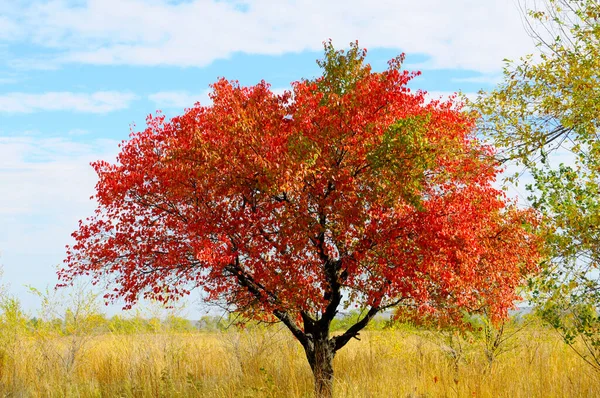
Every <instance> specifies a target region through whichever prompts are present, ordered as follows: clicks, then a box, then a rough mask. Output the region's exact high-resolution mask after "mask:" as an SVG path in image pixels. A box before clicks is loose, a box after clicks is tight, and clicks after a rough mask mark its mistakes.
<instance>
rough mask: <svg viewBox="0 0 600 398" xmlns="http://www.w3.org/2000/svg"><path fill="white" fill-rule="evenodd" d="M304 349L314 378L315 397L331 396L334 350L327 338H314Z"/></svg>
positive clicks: (327, 397) (328, 397) (324, 397)
mask: <svg viewBox="0 0 600 398" xmlns="http://www.w3.org/2000/svg"><path fill="white" fill-rule="evenodd" d="M311 343H312V344H309V347H308V348H307V349H306V357H307V358H308V363H309V364H310V368H311V369H312V372H313V376H314V379H315V397H316V398H331V397H332V396H333V358H334V356H335V350H334V347H333V344H332V342H331V341H329V340H328V339H327V338H323V339H316V340H314V342H311Z"/></svg>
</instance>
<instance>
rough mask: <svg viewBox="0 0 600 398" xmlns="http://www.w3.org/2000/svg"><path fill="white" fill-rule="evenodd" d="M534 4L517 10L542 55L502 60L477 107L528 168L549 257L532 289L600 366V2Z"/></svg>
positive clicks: (496, 137) (503, 151) (546, 312)
mask: <svg viewBox="0 0 600 398" xmlns="http://www.w3.org/2000/svg"><path fill="white" fill-rule="evenodd" d="M536 4H537V5H538V6H540V5H541V7H539V8H529V9H527V7H524V9H525V10H526V21H527V26H528V27H529V29H530V32H531V34H532V37H533V38H534V39H535V40H536V42H537V45H538V47H539V49H540V52H539V54H537V55H535V56H534V55H529V56H527V57H525V58H523V59H521V60H520V61H519V62H517V63H515V62H511V61H508V64H507V66H506V68H505V71H504V81H503V82H502V83H501V84H500V85H499V86H498V87H497V89H496V90H495V91H493V92H491V93H490V94H488V95H486V96H482V97H480V99H479V100H478V102H477V103H476V104H475V107H476V108H478V109H479V110H480V111H481V112H482V114H483V116H484V117H483V118H482V128H483V130H484V131H485V132H486V133H487V134H488V136H489V137H491V138H492V139H493V141H494V142H495V143H496V145H497V146H498V147H499V148H500V152H499V153H500V155H501V156H502V157H503V159H504V160H514V161H516V162H517V163H520V164H522V165H524V166H525V167H526V168H527V169H528V170H529V171H530V173H531V175H532V176H533V181H534V182H533V184H531V185H529V186H528V190H529V191H530V193H531V196H530V198H529V199H530V201H531V202H532V204H533V206H534V207H535V208H537V209H539V210H540V211H541V212H542V214H543V215H544V216H545V220H546V222H545V223H544V227H543V228H542V233H543V235H544V237H545V240H546V242H547V248H548V259H549V261H548V263H547V266H546V267H545V270H544V272H543V274H542V276H541V277H540V278H539V279H538V280H536V281H533V282H532V286H531V287H532V290H533V293H534V294H533V298H534V300H535V301H537V304H538V305H539V307H538V308H539V309H540V311H541V313H542V315H543V316H544V318H545V319H546V320H547V321H549V322H550V323H551V324H552V325H553V326H554V327H555V328H556V329H557V330H558V331H559V332H561V333H562V335H563V337H564V338H565V341H566V342H567V343H569V344H570V345H571V346H572V347H573V348H576V350H577V352H578V353H579V354H580V355H581V356H582V357H583V358H584V359H585V360H586V361H587V362H588V363H590V364H592V365H593V366H594V367H595V368H596V369H598V370H600V356H599V355H600V317H599V316H598V311H597V308H598V305H600V280H599V278H598V276H599V273H598V271H597V267H598V260H599V258H600V222H599V221H600V196H599V193H600V178H599V172H600V140H599V139H598V132H599V131H598V127H599V122H600V118H599V115H600V24H599V19H600V2H598V0H546V1H545V2H544V4H541V3H539V2H538V3H536ZM577 339H580V340H582V341H583V343H584V344H583V345H575V344H574V343H575V342H576V340H577ZM577 347H585V348H584V349H578V348H577Z"/></svg>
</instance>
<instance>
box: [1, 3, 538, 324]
mask: <svg viewBox="0 0 600 398" xmlns="http://www.w3.org/2000/svg"><path fill="white" fill-rule="evenodd" d="M516 1H517V0H514V1H511V0H485V1H481V0H455V1H445V0H420V1H418V2H416V1H404V0H379V1H377V2H373V1H368V0H347V1H338V0H331V1H327V0H295V1H294V0H281V1H275V0H247V1H235V0H232V1H229V0H220V1H216V0H181V1H175V0H73V1H70V0H44V1H36V0H33V1H30V0H4V1H2V0H0V264H3V268H4V276H3V281H4V283H8V284H10V289H11V291H12V292H13V293H14V294H16V295H18V296H19V297H20V298H21V300H22V301H23V304H24V306H25V307H26V308H28V309H30V310H33V309H34V308H35V307H36V299H35V298H34V297H32V296H31V295H29V294H27V293H25V291H26V289H25V288H24V285H33V286H35V287H39V288H42V287H44V286H46V285H53V284H54V283H55V282H56V277H55V268H56V266H57V265H58V264H60V263H61V261H62V258H63V256H64V246H65V244H67V243H70V233H71V232H72V231H73V230H74V229H75V228H76V227H77V221H78V220H79V219H81V218H85V217H86V216H87V215H90V214H91V212H92V211H93V209H94V203H93V202H92V201H91V200H90V199H89V197H90V196H91V195H92V194H93V192H94V190H93V188H94V184H95V175H94V173H93V171H92V169H91V168H90V167H89V162H90V161H92V160H96V159H106V160H112V159H113V158H114V156H115V154H116V153H117V144H118V142H119V141H121V140H124V139H127V137H128V135H129V132H130V127H131V126H133V125H136V126H138V128H139V129H141V128H143V126H144V121H145V118H146V116H147V115H148V114H149V113H152V112H154V111H155V110H157V109H162V110H163V111H164V112H165V113H166V115H167V116H172V115H176V114H178V113H181V112H182V110H183V109H184V108H185V107H189V106H191V105H193V103H194V102H196V101H200V102H201V103H202V102H206V100H207V99H208V97H207V93H208V90H209V84H210V83H211V82H214V81H215V80H216V79H217V77H225V78H228V79H237V80H239V81H240V83H242V84H244V85H250V84H255V83H257V82H258V81H260V80H261V79H264V80H266V81H268V82H270V83H271V84H272V87H273V88H274V89H284V88H287V87H288V86H289V83H290V82H292V81H295V80H299V79H300V78H302V77H313V76H315V75H317V74H318V73H319V69H318V67H317V65H316V63H315V60H316V59H318V58H320V57H321V54H322V42H323V41H324V40H326V39H328V38H331V39H333V42H334V45H336V47H344V46H347V44H348V43H349V42H350V41H354V40H359V43H360V45H361V46H364V47H367V48H368V49H369V55H368V60H369V62H371V64H372V65H373V67H374V68H375V69H376V70H378V69H379V70H380V69H383V68H384V67H385V64H386V61H387V60H388V59H390V58H392V57H394V56H396V55H397V54H399V53H401V52H405V53H406V64H405V66H406V68H407V69H411V70H421V71H422V72H423V75H422V77H419V78H418V79H416V80H415V81H414V82H413V84H412V87H414V88H420V89H424V90H428V91H430V92H431V95H433V96H440V95H447V94H449V93H452V92H455V91H462V92H464V93H466V94H467V95H472V94H473V93H475V92H477V91H478V90H480V89H484V90H487V89H491V88H492V87H494V84H496V83H497V82H498V81H499V78H500V75H501V70H502V66H503V59H504V58H510V59H518V58H519V57H520V56H523V55H525V54H527V53H530V52H532V51H533V50H534V46H533V43H532V41H531V39H530V38H529V37H528V36H527V34H526V32H525V30H524V28H523V26H522V23H521V17H520V14H519V8H518V5H517V3H516ZM192 312H193V311H192Z"/></svg>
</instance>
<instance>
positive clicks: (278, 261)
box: [60, 43, 537, 397]
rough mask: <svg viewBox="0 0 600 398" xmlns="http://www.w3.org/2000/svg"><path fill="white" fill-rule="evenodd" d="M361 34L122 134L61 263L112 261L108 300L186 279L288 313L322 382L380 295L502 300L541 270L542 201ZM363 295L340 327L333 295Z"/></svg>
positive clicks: (422, 308)
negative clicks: (518, 194) (280, 76)
mask: <svg viewBox="0 0 600 398" xmlns="http://www.w3.org/2000/svg"><path fill="white" fill-rule="evenodd" d="M365 55H366V50H361V49H360V48H359V47H358V45H357V44H352V46H351V48H350V50H349V51H348V52H346V53H345V52H344V51H335V50H334V48H333V46H332V45H331V43H326V44H325V58H324V59H323V60H322V61H320V62H319V65H320V66H321V68H322V70H323V74H322V76H319V77H317V78H315V79H312V80H302V81H299V82H295V83H293V84H292V91H291V92H285V93H283V94H281V95H276V94H274V93H273V92H272V91H271V90H270V88H269V85H268V84H267V83H265V82H261V83H259V84H257V85H256V86H253V87H241V86H240V85H239V84H237V83H236V82H229V81H226V80H223V79H221V80H219V81H218V82H217V83H215V84H214V85H213V86H212V88H213V92H212V94H211V99H212V101H213V104H212V106H201V105H200V104H196V106H194V107H193V108H192V109H189V110H187V111H186V112H185V113H184V115H182V116H179V117H175V118H173V119H172V120H171V121H166V120H165V118H164V117H163V116H161V115H158V116H155V117H152V116H150V117H148V121H147V122H148V127H147V129H146V130H144V131H141V132H138V133H133V134H132V136H131V139H130V140H129V141H127V142H124V143H123V144H122V146H121V153H120V154H119V156H118V161H117V163H116V164H109V163H107V162H104V161H98V162H95V163H93V166H94V168H95V170H96V172H97V173H98V176H99V182H98V185H97V194H96V199H97V200H98V208H97V210H96V213H95V215H94V216H93V217H91V218H88V219H87V220H85V221H82V222H81V223H80V227H79V229H78V230H77V231H76V232H75V233H74V234H73V237H74V238H75V240H76V243H75V245H74V246H72V247H69V248H68V257H67V259H66V260H65V267H64V269H63V270H62V271H61V272H60V278H61V279H62V281H63V282H65V283H68V282H70V281H71V280H72V279H73V278H74V277H76V276H78V275H88V274H89V275H92V276H93V277H94V278H95V280H96V281H102V280H104V279H105V277H109V280H111V281H112V282H113V283H112V284H110V289H111V290H109V293H107V294H106V296H105V297H106V299H109V300H112V299H116V298H124V300H125V302H126V306H127V307H130V306H131V305H132V304H134V303H135V302H136V300H137V299H138V297H139V296H140V295H141V296H143V297H146V298H154V299H158V300H162V301H171V300H174V299H176V298H177V297H180V296H182V295H185V294H187V293H189V292H190V290H191V289H193V288H195V287H202V288H203V289H204V290H205V292H206V294H207V299H208V300H212V301H219V302H220V303H221V304H222V305H225V306H227V307H228V308H229V309H230V310H231V311H236V312H239V313H242V314H243V315H244V316H245V317H247V318H254V319H260V320H265V321H269V322H272V321H280V322H282V323H283V324H284V325H285V326H286V327H287V328H288V329H289V330H290V331H291V332H292V333H293V335H294V336H295V337H296V338H297V339H298V341H299V342H300V344H302V346H303V347H304V350H305V352H306V357H307V359H308V362H309V364H310V367H311V369H312V371H313V374H314V378H315V389H316V395H317V396H319V397H329V396H331V395H332V386H333V358H334V356H335V354H336V352H337V351H338V350H340V349H341V348H342V347H344V346H345V345H346V344H347V343H348V342H349V341H350V339H352V338H354V337H356V336H357V335H358V334H359V332H360V331H361V330H362V329H363V328H364V327H365V326H366V325H367V324H368V323H369V321H370V320H371V319H373V317H374V316H375V315H376V314H377V313H379V312H380V311H383V310H386V309H388V308H390V307H394V306H397V305H405V306H411V307H414V308H415V309H416V310H417V311H418V312H420V313H422V314H426V313H443V314H444V316H445V317H447V318H448V319H460V318H461V311H462V310H465V309H477V308H482V307H484V306H486V307H487V308H490V310H491V311H492V314H493V315H494V317H497V318H500V317H503V316H505V315H506V313H507V310H508V308H510V307H512V305H513V301H514V300H515V298H516V294H515V287H516V286H517V285H519V284H520V283H521V281H522V278H523V276H524V275H525V274H526V273H528V272H530V271H531V270H533V269H534V267H535V264H536V261H537V254H536V239H535V238H534V236H533V235H532V233H531V232H530V231H529V229H528V227H527V226H528V224H529V223H531V222H534V221H535V217H534V214H533V213H532V212H529V211H519V210H517V209H516V208H515V207H513V206H510V205H508V204H507V202H506V199H505V197H504V195H503V193H502V192H501V191H499V190H497V189H495V188H494V187H493V186H492V183H493V182H494V181H495V178H496V175H497V173H498V167H497V166H496V164H495V163H494V162H493V160H492V159H493V157H492V156H491V155H492V154H493V151H492V148H490V147H488V146H485V145H483V144H482V143H480V142H479V141H478V140H477V139H476V138H475V135H474V133H473V126H474V118H473V117H472V116H471V115H470V114H467V113H464V112H462V111H461V110H460V105H458V104H454V103H453V102H452V101H448V102H440V101H432V102H427V101H426V100H425V93H424V92H422V91H417V92H412V91H411V90H409V89H408V88H407V83H408V82H409V81H410V80H411V79H412V78H413V77H414V76H416V75H417V73H409V72H407V71H403V70H401V63H402V59H403V57H402V56H400V57H398V58H395V59H393V60H391V61H390V62H389V68H388V69H387V70H385V71H383V72H380V73H376V72H373V71H372V70H371V67H370V66H369V65H368V64H366V63H365V62H364V57H365ZM350 305H356V306H357V307H360V308H365V309H366V310H365V312H364V315H363V316H362V317H361V318H360V319H358V320H357V321H356V323H354V324H353V325H352V326H350V327H349V328H348V329H347V330H345V331H344V332H342V333H341V334H338V335H335V336H331V335H330V327H331V322H332V320H333V319H334V317H335V316H336V314H337V313H338V311H339V310H340V309H341V308H342V307H344V306H345V307H348V306H350Z"/></svg>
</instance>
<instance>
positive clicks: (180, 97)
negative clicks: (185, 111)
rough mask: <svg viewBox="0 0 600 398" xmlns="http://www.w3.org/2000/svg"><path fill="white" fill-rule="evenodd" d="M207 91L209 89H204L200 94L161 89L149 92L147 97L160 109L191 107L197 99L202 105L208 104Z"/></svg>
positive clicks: (209, 102) (209, 101)
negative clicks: (152, 92) (156, 91)
mask: <svg viewBox="0 0 600 398" xmlns="http://www.w3.org/2000/svg"><path fill="white" fill-rule="evenodd" d="M209 92H210V91H209V90H206V91H204V92H202V93H200V94H191V93H189V92H187V91H161V92H158V93H154V94H150V95H149V96H148V99H149V100H150V101H152V102H154V104H156V106H158V107H159V108H160V109H166V108H191V107H192V106H194V104H195V103H196V102H198V101H200V103H201V104H202V105H210V104H211V103H212V101H211V100H210V98H208V93H209Z"/></svg>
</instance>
